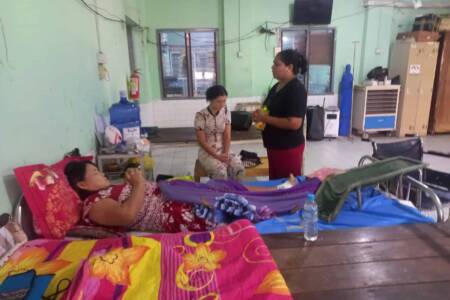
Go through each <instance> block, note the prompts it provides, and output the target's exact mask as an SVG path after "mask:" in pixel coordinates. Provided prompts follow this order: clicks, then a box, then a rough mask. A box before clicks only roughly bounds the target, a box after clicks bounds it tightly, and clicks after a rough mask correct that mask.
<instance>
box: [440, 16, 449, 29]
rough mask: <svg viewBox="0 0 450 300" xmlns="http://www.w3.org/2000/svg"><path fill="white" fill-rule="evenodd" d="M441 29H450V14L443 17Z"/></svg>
mask: <svg viewBox="0 0 450 300" xmlns="http://www.w3.org/2000/svg"><path fill="white" fill-rule="evenodd" d="M439 31H450V16H448V17H445V18H442V19H441V24H440V25H439Z"/></svg>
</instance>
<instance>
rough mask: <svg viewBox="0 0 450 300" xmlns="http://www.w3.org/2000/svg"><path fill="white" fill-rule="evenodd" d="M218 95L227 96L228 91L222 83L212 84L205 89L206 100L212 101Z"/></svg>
mask: <svg viewBox="0 0 450 300" xmlns="http://www.w3.org/2000/svg"><path fill="white" fill-rule="evenodd" d="M220 96H228V92H227V90H226V89H225V87H224V86H223V85H220V84H217V85H213V86H211V87H209V88H208V89H207V90H206V100H207V101H213V100H214V99H216V98H217V97H220Z"/></svg>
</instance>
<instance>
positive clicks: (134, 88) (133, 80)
mask: <svg viewBox="0 0 450 300" xmlns="http://www.w3.org/2000/svg"><path fill="white" fill-rule="evenodd" d="M139 80H140V78H139V70H134V71H133V74H131V76H130V99H133V100H138V99H139Z"/></svg>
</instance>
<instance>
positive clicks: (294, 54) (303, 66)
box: [277, 49, 308, 75]
mask: <svg viewBox="0 0 450 300" xmlns="http://www.w3.org/2000/svg"><path fill="white" fill-rule="evenodd" d="M277 57H278V58H279V59H280V60H281V61H282V62H283V63H284V64H285V65H287V66H288V65H292V66H293V69H292V71H293V73H294V74H295V75H297V74H298V73H300V74H301V75H305V73H306V72H307V71H308V62H307V61H306V58H305V57H304V56H303V55H301V54H300V53H298V51H297V50H293V49H286V50H283V51H280V52H279V53H278V54H277Z"/></svg>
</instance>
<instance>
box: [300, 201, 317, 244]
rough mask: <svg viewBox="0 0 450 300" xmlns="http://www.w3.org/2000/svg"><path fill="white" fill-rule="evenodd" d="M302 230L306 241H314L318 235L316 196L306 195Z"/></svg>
mask: <svg viewBox="0 0 450 300" xmlns="http://www.w3.org/2000/svg"><path fill="white" fill-rule="evenodd" d="M303 229H304V234H305V239H306V240H307V241H312V242H313V241H315V240H317V237H318V235H319V225H318V214H317V203H316V196H315V195H314V194H308V198H307V200H306V203H305V206H304V207H303Z"/></svg>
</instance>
